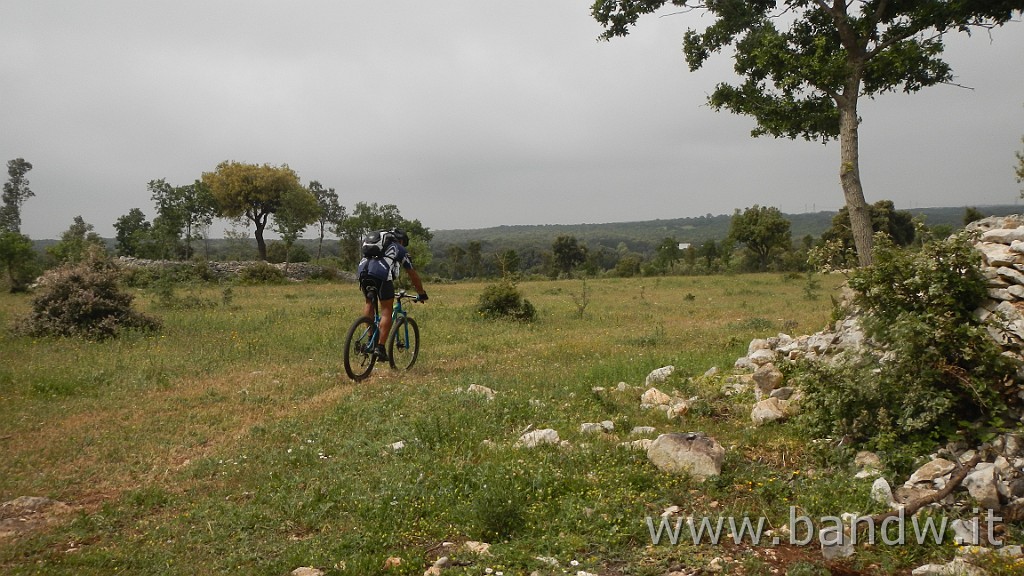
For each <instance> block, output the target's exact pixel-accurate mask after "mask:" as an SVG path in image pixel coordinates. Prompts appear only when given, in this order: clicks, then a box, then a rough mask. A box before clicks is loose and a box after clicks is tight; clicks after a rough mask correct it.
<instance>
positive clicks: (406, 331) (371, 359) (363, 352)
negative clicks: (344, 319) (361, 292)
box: [345, 290, 420, 382]
mask: <svg viewBox="0 0 1024 576" xmlns="http://www.w3.org/2000/svg"><path fill="white" fill-rule="evenodd" d="M368 295H369V296H370V299H371V300H372V301H373V310H374V314H373V318H370V317H369V316H362V317H360V318H357V319H356V321H355V322H353V323H352V327H351V328H349V329H348V335H347V336H346V337H345V373H346V374H348V377H349V378H351V379H353V380H355V381H356V382H359V381H360V380H364V379H366V378H367V377H368V376H369V375H370V372H372V371H373V366H374V364H376V363H377V360H378V358H379V357H378V355H377V342H378V341H380V308H379V302H378V299H377V293H376V291H374V290H370V291H369V292H368ZM403 300H412V301H413V302H418V301H419V296H414V295H412V294H408V293H406V291H405V290H401V291H399V292H398V294H396V295H395V308H394V311H393V312H392V314H391V319H392V323H391V334H390V335H389V336H388V340H387V352H388V362H389V363H390V364H391V367H392V368H397V369H400V370H408V369H410V368H412V365H413V364H415V363H416V357H417V356H418V355H419V352H420V329H419V326H417V325H416V321H415V320H413V319H412V318H410V317H409V311H408V310H406V309H405V307H403V306H402V301H403Z"/></svg>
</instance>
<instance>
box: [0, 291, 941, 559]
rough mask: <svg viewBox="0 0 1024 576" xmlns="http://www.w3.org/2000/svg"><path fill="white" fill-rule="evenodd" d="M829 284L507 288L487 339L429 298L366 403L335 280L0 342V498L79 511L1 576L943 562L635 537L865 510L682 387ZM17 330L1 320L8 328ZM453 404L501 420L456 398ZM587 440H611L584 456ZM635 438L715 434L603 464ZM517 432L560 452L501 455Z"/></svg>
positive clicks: (923, 552) (176, 305)
mask: <svg viewBox="0 0 1024 576" xmlns="http://www.w3.org/2000/svg"><path fill="white" fill-rule="evenodd" d="M820 280H821V284H820V286H821V287H820V288H819V289H817V290H815V291H814V293H813V296H815V297H814V298H809V297H808V294H807V292H808V281H807V280H806V279H805V278H785V277H783V276H781V275H744V276H734V277H721V276H719V277H711V278H705V277H697V278H645V279H633V280H626V279H622V280H619V279H614V280H613V279H609V280H590V281H587V282H586V283H585V284H584V283H583V282H582V281H579V280H566V281H552V282H524V283H522V284H520V285H519V287H520V289H521V290H522V292H523V294H524V296H525V297H526V298H527V299H529V300H530V301H531V302H532V303H533V304H534V305H535V306H536V308H537V310H538V312H539V316H540V318H539V320H538V321H537V322H536V323H533V324H516V323H509V322H500V321H498V322H495V321H488V320H484V319H481V318H479V317H478V316H477V315H476V313H475V311H474V308H475V305H476V302H477V298H478V297H479V295H480V293H481V292H482V290H483V288H484V284H473V283H465V284H452V285H431V286H429V287H428V290H429V292H430V295H431V300H430V302H429V303H427V304H425V305H415V306H414V307H413V309H412V312H413V315H414V316H415V318H416V319H417V321H418V323H419V325H420V330H421V334H422V338H423V343H422V348H421V355H420V360H419V361H418V363H417V364H416V366H415V367H414V368H413V369H412V370H411V371H409V372H402V373H400V372H395V371H392V370H390V369H388V368H381V367H378V369H377V370H376V371H375V372H374V375H373V376H372V377H371V378H370V379H369V380H367V381H365V382H362V383H360V384H358V385H356V384H353V383H352V382H350V381H348V380H347V379H346V377H345V374H344V369H343V367H342V364H341V349H342V345H343V342H342V338H343V337H344V334H345V330H346V329H347V327H348V325H349V324H350V323H351V321H352V320H353V319H354V318H355V316H356V315H357V314H358V313H359V310H360V308H361V302H360V297H359V295H358V293H357V291H356V289H355V287H354V286H353V285H350V284H327V283H310V284H290V285H286V286H266V287H263V286H234V287H231V288H230V289H227V288H225V287H219V286H202V287H196V288H178V289H177V291H176V293H175V295H174V298H173V299H168V298H167V295H166V293H165V294H164V295H163V296H162V297H158V295H157V294H154V293H150V292H147V291H137V292H136V296H137V299H136V303H137V305H138V308H139V309H141V310H143V311H146V312H148V313H151V314H153V315H156V316H159V317H160V318H161V319H162V320H163V322H164V328H163V330H162V331H160V332H159V333H155V334H148V335H147V334H133V335H129V336H127V337H124V338H121V339H119V340H114V341H107V342H101V343H92V342H84V341H78V340H49V339H44V340H33V339H27V338H21V337H13V336H11V335H10V334H8V333H7V332H6V331H4V333H3V334H2V335H0V454H2V456H3V457H2V458H0V501H8V500H11V499H13V498H16V497H19V496H46V497H49V498H53V499H56V500H60V501H62V502H66V503H68V504H69V505H71V506H72V507H73V509H74V510H73V511H72V512H71V513H69V514H67V515H65V516H62V517H60V518H57V519H55V522H54V523H53V524H52V525H50V526H48V527H46V528H44V529H38V530H32V531H27V532H24V533H20V534H17V535H14V536H10V537H7V538H4V539H0V572H2V573H4V574H120V573H127V574H267V575H282V574H287V573H288V572H290V571H291V570H293V569H294V568H296V567H299V566H315V567H318V568H320V569H322V570H325V571H326V572H327V573H330V574H359V575H364V574H416V575H420V574H423V573H424V571H425V570H426V569H427V567H429V566H430V565H431V563H432V562H433V561H434V560H435V559H436V558H437V557H438V556H441V555H445V556H449V557H450V559H451V565H450V567H449V568H447V569H446V570H445V574H484V573H485V572H486V571H487V570H491V571H492V572H493V573H497V572H502V573H503V574H530V573H531V572H534V571H537V572H538V573H539V574H563V573H571V574H576V573H577V572H578V571H581V570H583V571H586V572H589V573H593V574H602V575H605V574H609V575H610V574H637V575H661V574H666V573H668V572H669V571H671V570H692V569H696V568H704V567H706V566H708V565H709V563H710V562H712V560H713V559H715V558H720V559H721V560H718V561H716V562H721V563H722V564H723V565H724V573H733V574H737V573H743V574H777V573H787V572H788V573H791V574H824V573H827V569H828V568H829V567H831V568H832V569H836V567H837V566H838V567H841V568H842V569H844V570H848V571H850V573H858V572H863V573H879V574H882V573H892V572H896V571H906V570H907V569H908V568H910V567H913V566H916V565H918V564H920V563H924V561H925V560H927V559H929V558H948V557H950V556H951V554H952V552H953V550H952V548H951V547H950V546H949V545H942V546H902V547H889V548H885V547H878V548H871V549H867V550H862V551H860V552H858V554H857V555H856V556H854V557H853V558H850V559H845V560H842V561H837V562H832V563H827V562H825V561H824V560H823V559H822V557H821V554H820V552H819V551H818V550H817V547H816V546H813V545H812V546H806V547H798V546H789V545H786V543H783V545H780V546H765V545H763V543H762V545H761V546H752V545H744V544H740V545H736V544H733V542H732V540H728V541H727V542H728V543H727V544H726V543H722V544H719V545H711V544H708V543H702V544H699V545H694V544H692V543H689V542H682V541H681V542H679V543H678V544H676V545H669V544H667V543H666V542H664V541H662V542H661V543H660V544H658V545H654V544H652V538H651V534H650V532H649V529H648V526H647V525H646V523H645V519H646V518H647V517H648V516H653V517H655V518H657V517H658V516H659V515H660V514H661V512H662V511H663V510H664V509H666V508H667V507H669V506H672V505H676V506H679V507H680V508H681V509H682V510H683V512H684V514H690V515H693V516H711V517H716V516H718V515H722V514H725V515H736V516H739V515H741V514H749V515H751V516H763V517H766V518H767V519H768V523H769V525H770V526H771V527H772V528H774V529H776V530H777V529H778V528H780V527H781V526H782V525H784V524H785V523H786V519H787V517H788V515H789V510H790V507H791V506H796V507H797V509H799V510H800V511H802V512H803V513H806V514H807V515H810V516H812V517H813V516H815V515H818V516H822V515H838V514H839V513H842V512H848V511H857V512H860V513H862V514H864V513H869V512H872V511H878V510H877V506H876V507H875V508H872V506H873V505H872V504H871V503H870V499H869V498H868V490H869V487H870V482H869V481H867V482H865V481H855V480H853V479H852V474H851V473H850V471H849V469H847V468H846V467H845V465H840V464H844V463H843V462H842V461H841V459H838V458H836V459H834V460H835V461H836V462H840V464H835V465H834V466H832V464H833V463H832V461H831V459H830V456H829V455H828V454H827V453H826V454H824V455H823V454H822V451H821V450H812V449H810V448H809V447H808V446H809V445H808V444H807V443H806V441H805V440H803V439H801V437H800V435H799V433H798V431H797V430H795V429H793V428H792V427H790V426H788V425H776V426H768V427H764V428H759V429H754V428H752V427H751V426H750V424H749V411H750V406H751V405H752V403H753V395H752V393H751V394H749V395H746V396H739V397H725V396H723V395H722V394H721V393H720V392H719V390H718V388H719V387H720V385H721V382H719V381H717V380H714V379H703V378H699V377H700V376H701V375H702V374H704V372H705V371H707V370H708V369H709V368H711V367H713V366H717V367H719V368H720V369H723V370H724V371H727V370H728V369H729V368H731V366H732V363H733V362H734V360H735V359H736V358H737V357H738V356H742V355H743V354H745V352H746V347H747V344H748V343H749V341H750V340H751V339H752V338H755V337H765V336H770V335H775V334H776V333H778V332H780V331H786V332H787V333H790V334H794V335H796V334H804V333H812V332H815V331H817V330H819V329H821V328H823V327H824V326H825V325H826V323H827V322H828V319H829V315H830V313H831V304H830V298H829V296H830V295H831V294H833V293H834V292H835V290H836V287H837V285H838V283H839V280H840V279H839V278H822V279H820ZM584 290H586V294H587V304H586V306H585V307H582V306H581V305H580V304H579V303H580V302H581V296H582V295H583V293H584ZM161 303H162V304H161ZM168 304H170V305H168ZM27 308H28V299H27V297H25V296H12V295H2V296H0V324H2V325H3V326H4V327H5V328H6V326H7V325H8V324H9V323H10V322H11V320H12V318H13V317H14V316H16V315H18V314H21V313H24V312H25V311H26V310H27ZM581 308H583V309H582V313H581ZM665 365H674V366H675V367H676V372H675V375H674V376H673V377H672V379H671V380H670V381H669V382H668V383H666V385H665V386H663V387H662V389H664V390H666V391H673V390H674V391H679V392H680V393H681V394H683V395H684V396H686V397H697V399H696V400H695V401H694V402H693V404H692V408H691V411H690V413H689V414H688V415H687V416H686V417H685V419H684V420H683V421H675V422H671V421H668V420H666V419H665V417H664V415H663V414H662V415H658V414H656V413H653V412H651V411H643V410H641V409H640V408H639V395H640V393H641V392H642V391H643V389H642V388H640V387H641V386H642V385H643V381H644V377H645V376H646V375H647V373H648V372H650V371H651V370H653V369H655V368H659V367H661V366H665ZM619 382H625V383H627V384H629V385H630V386H635V387H637V388H635V389H630V390H628V391H625V392H618V391H614V390H613V389H614V388H615V387H616V386H617V385H618V384H619ZM471 384H478V385H482V386H487V387H489V388H492V389H494V390H496V391H497V396H496V398H495V399H494V400H493V401H487V400H486V399H484V398H482V397H480V396H476V395H471V394H466V393H464V392H462V390H464V389H465V388H467V387H468V386H469V385H471ZM595 387H604V388H606V389H608V390H607V391H604V392H595V391H594V388H595ZM603 420H611V421H613V422H614V424H615V431H614V432H613V433H612V434H606V435H601V436H595V435H587V434H583V433H581V432H580V424H582V423H584V422H600V421H603ZM640 425H644V426H653V427H655V428H656V429H657V431H658V432H659V433H661V432H671V431H703V432H706V433H708V434H710V435H712V436H714V437H716V438H717V439H718V440H719V442H720V443H721V444H722V445H723V446H725V447H726V448H727V450H728V454H727V457H726V461H725V467H724V470H723V474H722V475H721V476H720V477H718V478H717V479H713V480H709V481H707V482H705V483H703V484H701V483H697V482H695V481H692V480H690V479H688V478H685V477H678V476H669V475H666V474H663V473H661V472H659V471H658V470H657V469H656V468H654V467H653V466H652V465H651V464H650V463H649V462H648V461H647V459H646V456H645V454H644V453H643V452H639V451H632V450H627V449H624V448H622V447H620V446H619V444H620V443H621V442H624V441H627V440H632V439H634V438H631V437H630V436H629V432H630V430H631V429H632V428H633V427H634V426H640ZM531 428H533V429H539V428H554V429H556V430H557V431H558V432H559V434H560V436H561V437H562V438H563V439H564V440H567V441H568V442H569V444H570V447H568V448H560V447H542V448H537V449H530V450H525V449H519V448H515V447H514V446H513V444H514V442H515V440H516V439H517V438H518V437H519V435H520V433H522V432H523V431H525V430H527V429H531ZM400 441H401V442H404V444H405V448H404V449H401V450H397V451H396V450H393V449H391V448H389V446H391V445H392V444H394V443H396V442H400ZM830 466H832V467H830ZM468 541H480V542H486V543H489V544H491V547H490V550H489V554H488V555H478V554H475V553H472V552H470V551H468V550H467V549H466V548H465V546H464V543H466V542H468ZM446 542H448V543H452V545H451V546H445V545H443V544H444V543H446ZM389 559H391V560H389ZM556 562H557V564H555V563H556Z"/></svg>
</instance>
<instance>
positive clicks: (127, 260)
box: [114, 256, 355, 281]
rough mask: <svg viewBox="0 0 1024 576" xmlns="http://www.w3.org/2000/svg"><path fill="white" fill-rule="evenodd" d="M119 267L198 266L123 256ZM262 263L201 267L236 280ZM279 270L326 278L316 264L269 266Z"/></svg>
mask: <svg viewBox="0 0 1024 576" xmlns="http://www.w3.org/2000/svg"><path fill="white" fill-rule="evenodd" d="M114 262H115V263H116V264H117V265H118V266H119V267H121V268H124V269H133V268H134V269H147V270H171V269H174V268H179V267H182V266H196V265H197V264H193V263H189V262H176V261H172V260H145V259H142V258H131V257H125V256H121V257H119V258H117V259H116V260H115V261H114ZM257 264H262V262H240V261H229V262H217V261H207V262H203V263H202V264H198V265H201V266H205V267H206V269H207V270H208V271H209V273H210V274H211V275H212V276H214V277H215V278H217V279H230V278H235V277H237V276H238V275H239V274H241V273H242V271H243V270H245V269H246V268H249V267H251V266H255V265H257ZM269 266H273V267H274V268H277V269H278V270H281V271H282V272H283V273H284V275H285V277H286V278H288V279H290V280H308V279H309V278H322V277H323V276H324V268H323V267H322V266H318V265H316V264H309V263H308V262H292V263H290V264H288V265H285V264H283V263H281V264H269ZM337 278H338V279H342V280H351V281H355V274H354V273H353V272H347V271H346V272H338V273H337Z"/></svg>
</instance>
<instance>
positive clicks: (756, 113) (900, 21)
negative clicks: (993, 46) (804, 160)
mask: <svg viewBox="0 0 1024 576" xmlns="http://www.w3.org/2000/svg"><path fill="white" fill-rule="evenodd" d="M668 4H672V5H686V2H684V1H682V0H596V1H595V2H594V4H593V6H592V8H591V13H592V15H593V16H594V18H595V19H596V20H597V21H598V22H600V23H601V24H602V25H603V26H604V28H605V31H604V33H603V34H602V35H601V37H602V38H604V39H611V38H613V37H616V36H625V35H627V34H628V33H629V30H630V27H632V26H633V25H635V24H636V22H637V20H638V19H639V18H640V17H641V16H643V15H645V14H650V13H653V12H656V11H657V10H659V9H660V8H662V7H663V6H665V5H668ZM699 8H702V9H704V10H705V11H706V12H708V13H710V15H711V16H712V17H713V20H711V22H710V24H709V25H707V26H706V27H705V28H704V29H703V30H702V31H697V30H692V29H691V30H688V31H687V32H686V34H685V36H684V41H683V52H684V54H685V56H686V61H687V63H688V64H689V66H690V69H691V70H697V69H699V68H701V67H703V66H704V64H705V63H706V62H707V61H708V59H709V58H710V57H711V55H712V54H717V53H721V52H726V53H731V54H733V58H734V60H735V66H734V70H735V72H736V74H737V75H738V76H739V83H738V84H736V85H733V84H728V83H725V82H723V83H720V84H719V85H718V86H717V87H716V88H715V90H714V91H713V92H712V93H711V94H710V96H709V97H708V102H709V104H710V105H711V107H712V108H713V109H715V110H721V109H723V108H724V109H727V110H729V111H731V112H733V113H736V114H742V115H746V116H751V117H753V118H754V119H755V120H756V122H757V126H756V127H755V128H754V130H753V131H752V134H753V135H754V136H763V135H771V136H775V137H786V138H799V137H802V138H805V139H807V140H815V139H820V140H822V141H828V140H830V139H836V138H838V139H839V141H840V162H839V164H840V182H841V184H842V187H843V193H844V197H845V199H846V205H847V206H848V207H849V209H850V215H851V222H852V228H853V231H854V233H853V238H854V241H855V245H856V248H857V254H858V258H859V261H860V264H861V265H867V264H870V260H871V253H870V252H871V242H872V238H871V221H870V215H869V214H868V207H867V203H866V202H865V200H864V191H863V187H862V185H861V178H860V153H859V150H858V146H859V144H858V136H857V134H858V130H859V123H860V117H859V115H858V100H859V99H860V98H861V97H862V96H867V97H873V96H875V95H878V94H882V93H885V92H893V91H896V90H902V91H904V92H907V93H911V92H917V91H918V90H920V89H922V88H924V87H927V86H934V85H936V84H941V83H944V82H949V81H951V80H952V78H953V73H952V70H951V68H950V66H949V65H948V64H947V63H946V62H945V61H943V60H942V58H941V56H942V51H943V48H944V45H943V41H944V36H945V34H946V33H947V32H949V31H953V30H961V31H970V29H971V28H972V27H994V26H999V25H1002V24H1004V23H1006V22H1008V21H1010V20H1011V19H1012V18H1013V16H1014V12H1020V11H1021V10H1022V8H1024V2H1021V1H1020V0H1009V1H1003V2H991V1H989V0H964V1H962V2H949V1H947V0H920V1H916V2H903V3H893V2H890V3H881V4H879V3H876V2H856V3H855V2H832V3H829V2H807V1H805V0H786V1H784V2H779V3H776V2H707V3H703V4H700V5H699Z"/></svg>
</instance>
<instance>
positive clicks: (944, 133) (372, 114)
mask: <svg viewBox="0 0 1024 576" xmlns="http://www.w3.org/2000/svg"><path fill="white" fill-rule="evenodd" d="M589 6H590V2H589V0H518V1H515V2H507V1H506V2H496V1H487V0H444V1H441V2H422V1H413V0H394V1H389V2H365V1H362V2H353V1H349V0H331V1H326V0H324V1H321V0H305V1H297V2H283V1H270V0H232V1H226V0H202V1H196V0H178V1H175V2H168V1H153V2H140V1H138V0H92V1H87V2H70V1H67V0H31V1H29V0H20V1H19V0H5V1H4V2H3V4H2V10H0V135H2V136H0V159H2V160H3V162H4V163H6V161H7V160H10V159H13V158H19V157H21V158H25V159H26V160H28V161H29V162H31V163H32V164H33V165H34V168H33V170H32V171H31V172H30V173H29V174H28V178H29V181H30V182H31V188H32V190H33V191H34V192H35V194H36V196H35V197H34V198H32V199H30V200H29V201H28V202H27V203H26V204H25V206H24V207H23V214H22V216H23V226H22V232H24V233H26V234H28V235H29V236H31V237H33V238H37V239H41V238H55V237H58V236H59V235H60V233H61V232H62V231H63V230H66V229H67V228H68V226H69V225H70V223H71V221H72V219H73V218H74V217H75V216H76V215H81V216H83V217H84V218H85V220H86V222H89V223H91V224H93V225H94V226H95V228H96V231H97V232H99V233H100V234H101V235H103V236H108V237H109V236H113V235H114V229H113V223H114V221H115V220H116V219H117V218H118V217H119V216H121V215H124V214H126V213H127V212H128V211H129V210H130V209H131V208H141V209H142V210H143V212H145V213H146V216H147V217H148V218H152V217H153V216H155V211H154V207H153V204H152V202H151V200H150V197H149V193H148V191H147V189H146V184H147V183H148V182H149V181H150V180H154V179H157V178H166V179H167V181H168V182H169V183H171V184H173V185H183V184H189V183H191V182H193V181H194V180H195V179H197V178H199V177H200V176H201V174H202V173H203V172H204V171H211V170H213V169H214V168H215V167H216V166H217V164H218V163H219V162H221V161H224V160H235V161H239V162H248V163H258V164H262V163H269V164H274V165H280V164H288V165H289V166H290V167H291V168H293V169H294V170H295V171H296V172H298V174H299V176H300V178H301V179H302V182H303V183H304V184H306V183H308V182H309V181H311V180H318V181H320V182H321V184H323V185H324V186H327V187H331V188H335V189H336V190H337V192H338V193H339V195H340V198H341V203H342V204H343V205H345V206H347V207H349V208H351V207H352V206H354V205H355V203H356V202H360V201H366V202H378V203H381V204H389V203H393V204H396V205H397V206H398V207H399V209H400V210H401V211H402V214H403V216H405V217H407V218H417V219H419V220H421V221H422V222H423V224H424V225H425V226H427V227H430V228H432V229H435V230H446V229H459V228H482V227H489V226H496V225H503V224H508V225H516V224H578V223H601V222H624V221H637V220H653V219H666V218H680V217H689V216H700V215H703V214H708V213H710V214H731V213H732V211H733V210H734V209H736V208H740V209H743V208H746V207H749V206H752V205H754V204H761V205H770V206H777V207H779V208H780V209H782V210H783V211H784V212H805V211H816V210H835V209H838V208H839V207H840V206H841V205H842V193H841V191H840V188H839V181H838V176H837V175H838V165H839V147H838V144H837V143H830V144H828V145H822V144H821V143H815V142H806V141H803V140H796V141H791V140H774V139H771V138H758V139H753V138H751V137H750V130H751V128H752V127H753V121H752V120H751V119H749V118H746V117H740V116H734V115H731V114H728V113H725V112H722V113H717V112H714V111H712V110H710V109H709V108H708V107H707V106H706V105H705V99H706V97H707V94H708V93H709V92H710V91H711V90H713V88H714V86H715V84H716V83H718V82H720V81H723V80H728V79H729V78H730V71H731V66H732V62H731V61H730V60H729V58H727V57H725V56H718V57H715V58H713V59H712V61H711V62H710V63H709V64H708V66H706V68H705V69H702V70H700V71H698V72H694V73H691V72H689V71H688V69H687V67H686V64H685V62H684V60H683V55H682V50H681V44H682V37H683V33H684V32H685V30H686V29H687V28H695V27H701V26H703V25H704V24H706V22H707V20H708V18H707V17H704V18H703V19H702V17H701V15H700V14H699V13H690V14H684V15H667V16H664V17H657V16H649V17H647V18H644V19H642V20H641V21H640V23H639V26H638V27H637V28H636V29H635V31H634V32H633V33H632V34H631V35H630V36H628V37H626V38H620V39H615V40H613V41H611V42H599V41H597V40H596V38H597V36H598V34H599V33H600V32H601V28H600V26H599V25H598V24H597V23H596V22H595V21H594V20H593V19H592V18H591V16H590V11H589ZM946 55H947V60H948V61H949V62H950V63H951V64H952V65H953V69H954V72H955V73H956V75H957V79H956V80H957V82H958V83H960V84H962V85H964V86H968V87H970V89H965V88H958V87H954V86H938V87H933V88H929V89H926V90H925V91H923V92H920V93H918V94H914V95H904V94H889V95H884V96H882V97H879V98H878V99H876V100H869V101H863V103H862V107H861V114H862V117H863V124H862V130H861V151H862V159H861V162H862V164H861V169H862V177H863V181H864V184H865V191H866V195H867V198H868V201H869V202H874V201H876V200H880V199H885V198H888V199H892V200H894V201H895V202H896V205H897V207H898V208H909V207H926V206H964V205H977V204H1013V203H1015V202H1016V201H1017V198H1018V196H1019V193H1020V188H1021V186H1020V185H1019V184H1017V183H1016V182H1015V181H1014V174H1013V166H1014V164H1015V162H1016V160H1015V158H1014V152H1015V151H1018V150H1020V149H1021V147H1022V145H1021V136H1022V135H1024V24H1022V23H1020V22H1013V23H1010V24H1009V25H1007V26H1005V27H1003V28H1000V29H997V30H994V31H992V32H991V33H985V32H983V33H978V34H975V35H974V36H973V37H969V38H968V37H966V36H962V35H960V36H955V37H953V38H951V39H950V41H949V42H947V50H946ZM3 176H4V179H6V174H3ZM222 227H223V226H222ZM214 235H215V236H216V235H217V234H216V233H214ZM309 236H311V234H307V237H309Z"/></svg>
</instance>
